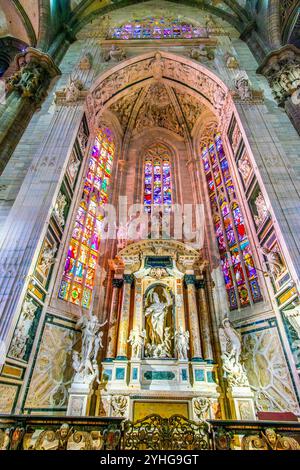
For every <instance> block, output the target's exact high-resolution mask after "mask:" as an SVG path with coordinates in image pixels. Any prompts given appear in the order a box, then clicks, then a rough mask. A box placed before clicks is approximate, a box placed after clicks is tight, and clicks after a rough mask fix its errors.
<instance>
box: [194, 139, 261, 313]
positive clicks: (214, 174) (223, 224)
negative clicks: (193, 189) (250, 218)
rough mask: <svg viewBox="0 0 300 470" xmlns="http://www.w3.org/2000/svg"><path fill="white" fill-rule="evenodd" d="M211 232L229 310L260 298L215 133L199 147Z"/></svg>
mask: <svg viewBox="0 0 300 470" xmlns="http://www.w3.org/2000/svg"><path fill="white" fill-rule="evenodd" d="M202 161H203V165H204V172H205V177H206V182H207V186H208V193H209V198H210V204H211V208H212V214H213V221H214V228H215V234H216V238H217V242H218V248H219V252H220V258H221V266H222V271H223V276H224V281H225V286H226V290H227V295H228V302H229V306H230V309H231V310H234V309H236V308H238V307H245V306H248V305H251V304H252V303H256V302H259V301H260V300H262V296H261V291H260V288H259V283H258V279H257V271H256V269H255V266H254V262H253V257H252V252H251V247H250V243H249V239H248V236H247V233H246V229H245V225H244V219H243V215H242V212H241V210H240V207H239V204H238V201H237V199H236V192H235V187H234V183H233V179H232V176H231V173H230V169H229V166H228V160H227V158H226V156H225V153H224V149H223V145H222V140H221V137H220V135H219V134H218V135H217V136H216V137H215V139H214V141H211V142H210V143H209V145H208V146H205V147H203V149H202Z"/></svg>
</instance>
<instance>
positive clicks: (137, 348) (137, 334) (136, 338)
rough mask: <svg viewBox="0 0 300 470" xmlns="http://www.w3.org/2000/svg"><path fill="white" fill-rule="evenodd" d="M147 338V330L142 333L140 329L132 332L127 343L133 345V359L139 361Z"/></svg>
mask: <svg viewBox="0 0 300 470" xmlns="http://www.w3.org/2000/svg"><path fill="white" fill-rule="evenodd" d="M145 337H146V331H145V330H142V331H140V329H139V328H137V329H136V330H131V331H130V334H129V339H128V340H127V343H130V344H131V348H132V359H139V357H140V355H141V349H142V347H143V345H144V341H145Z"/></svg>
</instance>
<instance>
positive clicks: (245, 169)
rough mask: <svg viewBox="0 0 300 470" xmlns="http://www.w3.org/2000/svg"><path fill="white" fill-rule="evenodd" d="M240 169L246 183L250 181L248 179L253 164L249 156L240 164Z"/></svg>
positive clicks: (241, 160)
mask: <svg viewBox="0 0 300 470" xmlns="http://www.w3.org/2000/svg"><path fill="white" fill-rule="evenodd" d="M238 169H239V172H240V173H241V175H242V178H243V180H244V182H246V181H247V180H248V177H249V175H250V173H251V171H252V167H251V163H250V162H249V160H248V156H247V155H244V157H242V158H241V159H240V160H239V162H238Z"/></svg>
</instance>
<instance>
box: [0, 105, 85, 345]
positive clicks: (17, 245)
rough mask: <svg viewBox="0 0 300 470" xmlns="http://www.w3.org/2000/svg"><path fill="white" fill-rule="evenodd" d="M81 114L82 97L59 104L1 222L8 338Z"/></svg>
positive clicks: (0, 323)
mask: <svg viewBox="0 0 300 470" xmlns="http://www.w3.org/2000/svg"><path fill="white" fill-rule="evenodd" d="M82 115H83V108H82V103H81V104H80V103H77V104H74V106H61V107H58V108H57V113H55V116H54V117H53V120H52V122H51V125H50V126H49V130H48V132H47V133H46V135H45V137H44V139H43V141H42V142H41V144H40V146H39V149H38V151H37V152H36V154H35V156H34V157H33V160H32V163H31V166H30V168H29V170H28V172H27V175H26V177H25V179H24V182H23V185H22V188H21V190H20V192H19V194H18V196H17V198H16V201H15V203H14V206H13V207H12V209H11V211H10V213H9V216H8V217H7V219H6V223H5V224H4V226H3V227H2V230H1V238H0V249H1V253H2V255H1V261H0V264H1V270H0V299H1V307H0V338H1V339H3V340H6V339H7V336H8V333H9V331H12V330H10V327H11V325H12V322H13V321H16V320H17V315H18V313H19V311H20V308H21V304H22V300H23V297H24V294H25V292H26V288H27V284H28V281H29V277H30V275H31V274H32V272H33V269H34V264H35V261H36V260H35V259H34V256H35V254H36V253H37V250H38V249H39V247H40V246H41V244H42V240H43V238H44V236H45V233H46V231H47V228H48V223H49V220H50V217H51V214H52V212H53V208H54V205H55V202H56V199H57V196H58V193H59V188H60V186H61V184H62V180H63V178H64V174H65V170H66V165H67V162H68V159H69V150H70V147H71V145H72V144H73V140H74V129H76V128H77V127H78V126H79V123H80V121H81V119H82ZM66 122H67V123H68V126H67V127H66ZM16 314H17V315H16Z"/></svg>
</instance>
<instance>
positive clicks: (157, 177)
mask: <svg viewBox="0 0 300 470" xmlns="http://www.w3.org/2000/svg"><path fill="white" fill-rule="evenodd" d="M171 204H172V183H171V159H170V154H169V151H168V149H167V148H166V147H164V146H163V145H155V146H153V147H151V148H150V149H149V150H148V152H147V153H146V156H145V161H144V207H145V211H146V212H151V207H152V206H161V207H163V209H164V211H165V212H169V211H170V209H171Z"/></svg>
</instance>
